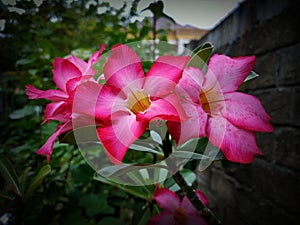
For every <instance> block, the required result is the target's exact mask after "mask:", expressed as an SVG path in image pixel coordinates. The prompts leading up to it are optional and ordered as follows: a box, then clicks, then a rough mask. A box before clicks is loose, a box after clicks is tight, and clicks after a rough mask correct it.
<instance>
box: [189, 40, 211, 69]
mask: <svg viewBox="0 0 300 225" xmlns="http://www.w3.org/2000/svg"><path fill="white" fill-rule="evenodd" d="M213 48H214V46H213V44H212V43H209V42H208V43H204V44H202V45H200V46H198V47H197V48H196V49H195V50H193V55H192V57H191V59H190V61H189V62H188V63H187V67H188V66H192V67H195V68H199V69H201V70H202V71H203V73H205V72H206V69H207V62H208V60H209V58H210V56H211V53H212V51H213Z"/></svg>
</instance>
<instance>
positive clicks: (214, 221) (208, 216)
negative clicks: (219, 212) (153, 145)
mask: <svg viewBox="0 0 300 225" xmlns="http://www.w3.org/2000/svg"><path fill="white" fill-rule="evenodd" d="M162 150H163V152H164V155H165V158H167V157H168V156H169V155H170V154H171V153H172V143H171V141H170V138H169V133H168V132H167V134H166V138H165V139H164V140H163V145H162ZM172 177H173V179H174V180H175V182H176V183H177V184H178V186H179V187H180V189H181V190H182V192H183V194H184V195H185V196H186V197H187V198H188V199H189V200H190V202H191V203H192V204H193V206H194V207H195V208H196V209H197V211H198V212H199V214H200V216H201V217H203V218H204V219H205V220H206V221H207V222H208V223H209V224H210V225H219V224H221V221H220V220H219V219H218V218H217V217H216V216H215V215H214V214H213V212H212V211H211V210H210V209H209V208H207V207H206V206H205V205H204V204H203V203H202V202H201V201H200V199H199V198H198V196H197V195H196V192H195V190H194V189H193V188H192V187H191V186H189V185H188V184H187V183H186V181H185V180H184V178H183V176H182V175H181V173H180V171H177V172H176V173H175V174H174V175H173V176H172Z"/></svg>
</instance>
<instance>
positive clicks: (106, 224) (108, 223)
mask: <svg viewBox="0 0 300 225" xmlns="http://www.w3.org/2000/svg"><path fill="white" fill-rule="evenodd" d="M112 224H115V225H125V223H124V222H122V221H121V220H118V219H116V218H113V217H104V218H103V219H102V220H100V222H99V223H97V225H112Z"/></svg>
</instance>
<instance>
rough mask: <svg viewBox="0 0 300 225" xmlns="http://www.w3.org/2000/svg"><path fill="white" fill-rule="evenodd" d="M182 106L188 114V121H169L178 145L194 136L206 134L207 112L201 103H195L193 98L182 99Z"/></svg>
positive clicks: (170, 130)
mask: <svg viewBox="0 0 300 225" xmlns="http://www.w3.org/2000/svg"><path fill="white" fill-rule="evenodd" d="M181 103H182V106H183V108H184V110H185V112H186V114H187V116H188V119H187V120H186V121H182V122H173V121H169V122H168V123H167V125H168V130H169V132H170V134H171V135H172V137H173V138H174V139H175V141H176V144H177V145H181V144H183V143H185V142H187V141H188V140H190V139H192V138H198V137H203V136H205V127H206V122H207V114H206V113H205V112H204V111H203V109H202V107H201V105H198V104H195V103H193V102H192V101H191V100H189V99H186V98H183V99H181Z"/></svg>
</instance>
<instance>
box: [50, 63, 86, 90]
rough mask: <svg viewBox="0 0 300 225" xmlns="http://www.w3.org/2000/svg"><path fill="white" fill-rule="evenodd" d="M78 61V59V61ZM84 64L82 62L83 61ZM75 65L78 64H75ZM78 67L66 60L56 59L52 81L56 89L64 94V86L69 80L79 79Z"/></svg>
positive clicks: (80, 74)
mask: <svg viewBox="0 0 300 225" xmlns="http://www.w3.org/2000/svg"><path fill="white" fill-rule="evenodd" d="M78 60H79V59H78ZM83 62H84V61H83ZM77 64H79V63H78V62H77ZM81 76H82V73H81V71H80V70H79V69H78V67H77V66H76V65H75V64H73V62H71V61H70V60H68V59H63V58H56V59H55V60H54V63H53V81H54V83H55V84H56V86H57V87H58V88H60V89H61V90H63V91H65V92H66V84H67V82H68V81H69V80H71V79H73V78H76V77H81Z"/></svg>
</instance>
